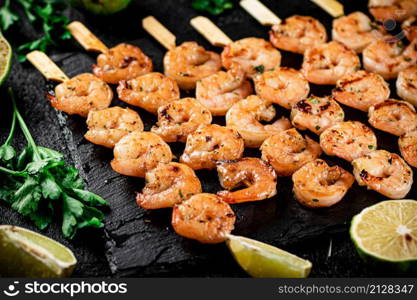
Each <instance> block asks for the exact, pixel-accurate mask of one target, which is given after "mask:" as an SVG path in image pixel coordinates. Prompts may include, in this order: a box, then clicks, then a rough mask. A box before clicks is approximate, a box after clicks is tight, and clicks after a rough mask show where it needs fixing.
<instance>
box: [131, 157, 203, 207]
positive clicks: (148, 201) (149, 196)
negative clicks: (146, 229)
mask: <svg viewBox="0 0 417 300" xmlns="http://www.w3.org/2000/svg"><path fill="white" fill-rule="evenodd" d="M145 180H146V184H145V187H144V188H143V190H142V193H138V194H137V197H136V203H137V204H138V205H139V206H141V207H142V208H145V209H158V208H166V207H173V206H174V205H176V204H179V203H181V202H183V201H185V200H187V199H189V198H190V197H191V196H193V195H195V194H199V193H201V183H200V180H199V179H198V177H197V176H196V175H195V173H194V171H193V169H191V168H190V167H188V166H187V165H184V164H180V163H176V162H170V163H160V164H158V166H157V167H156V168H155V169H153V170H151V171H149V172H147V173H146V175H145Z"/></svg>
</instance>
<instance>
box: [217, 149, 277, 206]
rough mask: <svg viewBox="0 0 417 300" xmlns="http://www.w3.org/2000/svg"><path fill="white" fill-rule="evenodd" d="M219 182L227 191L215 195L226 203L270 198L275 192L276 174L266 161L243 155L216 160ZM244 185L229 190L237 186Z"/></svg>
mask: <svg viewBox="0 0 417 300" xmlns="http://www.w3.org/2000/svg"><path fill="white" fill-rule="evenodd" d="M217 172H218V173H219V179H220V184H221V185H222V187H224V188H225V189H227V191H220V192H218V193H217V195H218V196H219V197H220V198H222V199H223V200H224V201H226V202H227V203H240V202H247V201H257V200H264V199H267V198H271V197H273V196H275V195H276V193H277V175H276V173H275V171H274V169H273V168H272V167H271V165H269V164H268V163H267V162H265V161H263V160H262V159H259V158H254V157H244V158H241V159H237V160H223V161H218V162H217ZM242 185H243V186H245V187H246V188H243V189H241V190H238V191H233V192H231V191H230V190H231V189H234V188H236V187H239V186H242Z"/></svg>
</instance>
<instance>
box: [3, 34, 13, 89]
mask: <svg viewBox="0 0 417 300" xmlns="http://www.w3.org/2000/svg"><path fill="white" fill-rule="evenodd" d="M11 65H12V48H11V47H10V44H9V42H7V40H6V39H5V38H4V37H3V34H2V33H1V31H0V86H1V85H2V84H3V82H4V81H5V80H6V79H7V75H9V72H10V67H11Z"/></svg>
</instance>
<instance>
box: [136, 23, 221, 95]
mask: <svg viewBox="0 0 417 300" xmlns="http://www.w3.org/2000/svg"><path fill="white" fill-rule="evenodd" d="M142 25H143V28H144V29H145V30H146V31H147V32H148V33H149V34H150V35H152V37H154V38H155V39H156V40H157V41H159V42H160V43H161V44H162V45H163V46H164V47H165V48H166V49H167V50H168V52H167V53H166V54H165V56H164V59H163V63H164V73H165V75H166V76H168V77H170V78H172V79H174V80H175V81H176V82H177V83H178V86H179V87H180V88H181V89H183V90H192V89H195V87H196V83H197V81H199V80H201V79H203V78H204V77H207V76H210V75H212V74H214V73H216V72H218V71H220V68H221V60H220V55H218V54H217V53H214V52H212V51H207V50H206V49H204V48H203V47H202V46H200V45H198V44H197V43H196V42H184V43H182V44H181V45H179V46H177V47H176V43H175V36H174V35H173V34H172V33H171V32H170V31H169V30H168V29H166V28H165V27H164V26H163V25H162V24H161V23H159V22H158V21H157V20H156V19H155V18H154V17H152V16H149V17H146V18H145V19H143V20H142Z"/></svg>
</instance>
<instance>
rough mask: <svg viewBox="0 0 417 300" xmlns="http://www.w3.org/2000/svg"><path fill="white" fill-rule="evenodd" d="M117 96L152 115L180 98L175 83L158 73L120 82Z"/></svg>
mask: <svg viewBox="0 0 417 300" xmlns="http://www.w3.org/2000/svg"><path fill="white" fill-rule="evenodd" d="M117 94H118V95H119V99H120V100H122V101H124V102H126V103H128V104H130V105H134V106H138V107H140V108H143V109H145V110H147V111H148V112H150V113H153V114H156V113H157V112H158V108H159V107H161V106H164V105H166V104H168V103H171V102H172V101H174V100H178V99H179V98H180V90H179V87H178V85H177V82H176V81H175V80H174V79H172V78H169V77H166V76H164V75H163V74H161V73H158V72H152V73H148V74H145V75H142V76H139V77H136V78H133V79H130V80H122V81H120V82H119V86H118V87H117Z"/></svg>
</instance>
